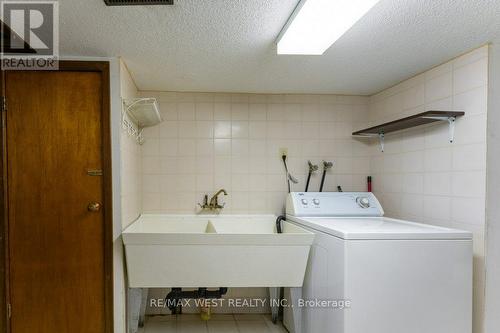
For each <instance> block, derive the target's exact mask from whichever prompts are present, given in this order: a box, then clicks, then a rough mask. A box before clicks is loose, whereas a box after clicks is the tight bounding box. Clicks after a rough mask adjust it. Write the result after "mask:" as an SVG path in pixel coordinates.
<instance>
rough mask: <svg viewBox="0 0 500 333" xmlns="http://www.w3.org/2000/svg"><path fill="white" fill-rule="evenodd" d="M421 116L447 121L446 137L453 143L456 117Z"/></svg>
mask: <svg viewBox="0 0 500 333" xmlns="http://www.w3.org/2000/svg"><path fill="white" fill-rule="evenodd" d="M422 118H426V119H435V120H441V121H446V122H448V137H449V140H450V143H453V141H454V140H455V120H457V117H422Z"/></svg>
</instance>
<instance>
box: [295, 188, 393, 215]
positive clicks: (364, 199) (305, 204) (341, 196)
mask: <svg viewBox="0 0 500 333" xmlns="http://www.w3.org/2000/svg"><path fill="white" fill-rule="evenodd" d="M286 213H287V214H288V215H293V216H311V217H313V216H317V217H321V216H383V215H384V210H383V209H382V206H381V205H380V202H379V201H378V200H377V198H376V197H375V195H374V194H373V193H371V192H292V193H290V194H288V198H287V202H286Z"/></svg>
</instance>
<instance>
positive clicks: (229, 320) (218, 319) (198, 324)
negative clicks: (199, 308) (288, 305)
mask: <svg viewBox="0 0 500 333" xmlns="http://www.w3.org/2000/svg"><path fill="white" fill-rule="evenodd" d="M286 332H288V331H287V330H286V329H285V328H284V327H283V326H282V325H280V324H278V325H274V324H273V323H272V321H271V316H270V315H263V314H234V315H232V314H214V315H212V318H211V319H210V320H209V321H202V320H201V319H200V315H199V314H182V315H178V316H152V317H147V318H146V324H145V325H144V328H142V329H140V330H139V332H138V333H286Z"/></svg>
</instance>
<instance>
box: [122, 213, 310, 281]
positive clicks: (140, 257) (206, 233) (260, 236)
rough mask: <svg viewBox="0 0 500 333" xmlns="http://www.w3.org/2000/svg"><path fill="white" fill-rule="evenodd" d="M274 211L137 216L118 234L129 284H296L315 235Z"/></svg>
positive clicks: (300, 277)
mask: <svg viewBox="0 0 500 333" xmlns="http://www.w3.org/2000/svg"><path fill="white" fill-rule="evenodd" d="M282 228H283V233H281V234H278V233H276V216H273V215H222V216H220V215H219V216H213V215H149V214H147V215H141V216H140V217H139V219H138V220H137V221H135V222H134V223H133V224H132V225H130V226H129V227H128V228H127V229H125V231H124V232H123V243H124V244H125V252H126V261H127V271H128V280H129V285H130V287H131V288H155V287H171V288H174V287H178V288H189V287H193V288H198V287H207V288H219V287H301V286H302V283H303V280H304V273H305V269H306V265H307V259H308V256H309V249H310V246H311V244H312V242H313V239H314V234H313V233H310V232H309V231H307V230H305V229H302V228H301V227H298V226H296V225H293V224H291V223H288V222H285V221H283V222H282Z"/></svg>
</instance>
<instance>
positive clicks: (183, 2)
mask: <svg viewBox="0 0 500 333" xmlns="http://www.w3.org/2000/svg"><path fill="white" fill-rule="evenodd" d="M297 2H298V0H176V1H175V5H174V6H130V7H106V6H105V5H104V3H103V1H102V0H85V1H81V0H60V1H59V3H60V49H61V54H62V55H77V56H121V57H123V59H124V60H125V62H126V63H127V66H128V67H129V69H130V71H131V73H132V76H133V78H134V80H135V82H136V84H137V85H138V87H139V89H141V90H171V91H210V92H261V93H285V92H286V93H343V94H372V93H375V92H378V91H380V90H382V89H384V88H387V87H388V86H391V85H393V84H395V83H397V82H399V81H401V80H403V79H406V78H408V77H410V76H412V75H414V74H417V73H419V72H421V71H424V70H426V69H428V68H429V67H431V66H433V65H436V64H439V63H441V62H444V61H446V60H448V59H450V58H452V57H454V56H457V55H459V54H461V53H464V52H466V51H468V50H471V49H473V48H475V47H477V46H480V45H482V44H484V43H487V42H488V41H490V40H492V39H493V37H495V35H496V34H500V1H498V0H381V1H380V3H378V4H377V5H376V6H375V7H374V8H373V9H372V10H371V11H370V12H369V13H368V14H367V15H366V16H365V17H364V18H363V19H361V20H360V21H359V22H358V23H357V24H356V25H355V26H354V27H353V28H352V29H351V30H349V31H348V32H347V33H346V34H345V35H344V36H343V37H342V38H341V39H340V40H338V41H337V42H336V43H335V44H334V45H333V46H332V47H331V48H330V49H329V50H328V51H326V53H325V54H324V55H323V56H283V55H282V56H278V55H276V46H275V44H274V42H275V39H276V37H277V36H278V34H279V32H280V30H281V28H282V27H283V25H284V24H285V23H286V21H287V19H288V17H289V16H290V14H291V13H292V11H293V9H294V7H295V6H296V4H297Z"/></svg>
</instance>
